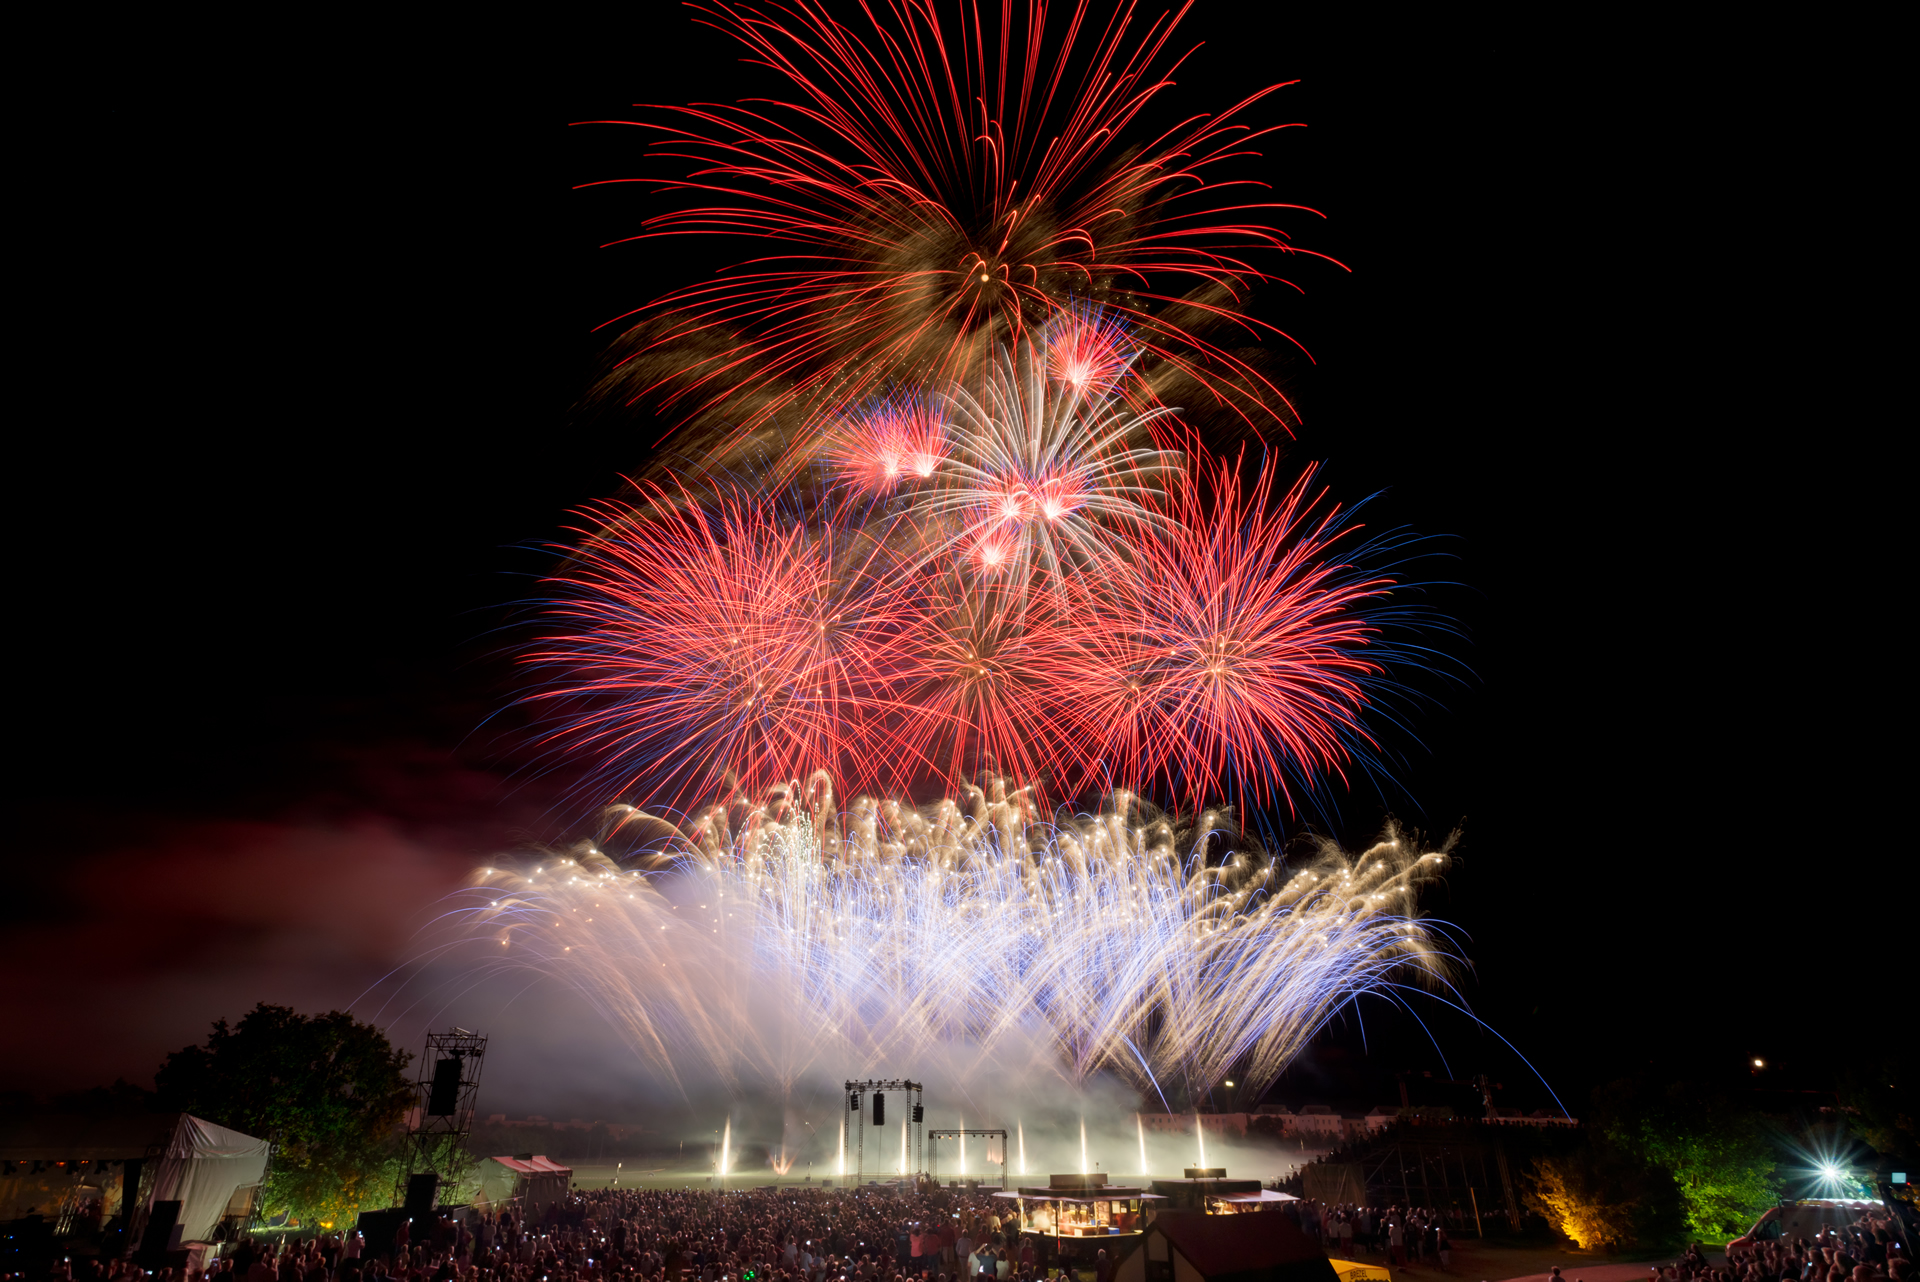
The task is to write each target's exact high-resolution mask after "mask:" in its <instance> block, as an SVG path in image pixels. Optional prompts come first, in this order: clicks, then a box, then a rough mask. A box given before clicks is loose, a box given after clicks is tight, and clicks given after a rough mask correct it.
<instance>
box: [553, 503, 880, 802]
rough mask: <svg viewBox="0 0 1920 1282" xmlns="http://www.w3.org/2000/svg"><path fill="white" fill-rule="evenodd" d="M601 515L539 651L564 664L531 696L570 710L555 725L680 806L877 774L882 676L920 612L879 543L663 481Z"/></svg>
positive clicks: (627, 784) (608, 766) (630, 783)
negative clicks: (821, 772)
mask: <svg viewBox="0 0 1920 1282" xmlns="http://www.w3.org/2000/svg"><path fill="white" fill-rule="evenodd" d="M592 515H595V516H597V517H599V518H601V520H602V523H601V524H600V525H599V527H598V528H596V529H593V530H590V531H584V532H583V533H584V534H585V538H584V540H583V542H582V544H581V546H580V547H579V548H578V549H577V550H575V551H574V552H573V554H572V560H571V564H570V566H569V568H568V569H567V570H566V572H564V573H562V574H561V575H559V576H557V578H556V583H557V585H558V586H559V588H560V590H561V591H560V597H561V599H560V602H559V603H558V604H557V605H556V607H555V609H554V611H553V614H554V617H555V618H556V619H558V620H561V621H562V623H563V627H564V630H563V631H561V632H559V633H557V634H555V635H552V636H549V637H548V638H547V639H546V641H545V643H544V644H543V645H542V646H541V647H539V648H538V649H537V650H536V651H535V652H534V653H533V654H531V655H530V656H529V658H530V661H532V662H535V663H539V664H542V665H546V666H550V667H555V668H558V669H560V670H561V671H562V673H563V674H564V675H563V676H562V677H561V679H560V680H559V681H557V682H556V683H555V684H554V685H553V686H551V687H550V688H548V689H546V690H544V691H542V692H541V693H540V694H539V695H537V696H536V697H537V698H540V699H543V700H548V701H553V702H557V703H559V704H560V705H562V707H563V708H564V711H563V713H562V717H563V719H564V720H565V722H566V728H565V729H564V730H563V731H560V732H557V733H556V736H555V737H556V738H565V739H566V740H568V741H570V742H571V743H572V744H573V745H575V746H577V747H583V748H587V749H590V750H592V751H594V752H595V753H597V754H598V755H599V756H600V757H601V759H602V761H603V763H604V766H603V768H604V770H605V771H606V772H608V773H611V774H615V775H617V776H618V783H619V786H620V789H621V790H623V791H624V790H626V789H629V788H632V787H635V786H644V787H645V788H646V789H647V792H646V795H647V796H648V797H649V798H650V799H651V800H653V801H655V802H657V803H659V804H677V805H681V806H683V807H685V806H690V805H693V804H697V803H700V802H703V801H707V800H712V799H714V798H716V797H720V796H723V795H724V794H727V793H729V792H732V791H736V790H744V791H745V792H747V793H751V794H757V793H758V792H759V791H760V790H762V789H763V788H765V787H766V786H768V785H770V784H773V783H777V782H779V781H781V780H785V779H788V778H791V777H793V776H794V775H795V773H796V772H798V773H800V774H803V775H804V774H806V773H808V772H810V771H812V770H813V769H815V768H820V767H824V768H826V769H829V770H832V771H834V772H836V773H837V774H838V775H839V776H840V777H842V778H845V779H848V780H852V781H865V780H868V779H871V778H873V777H874V776H875V765H876V762H877V761H878V760H880V759H881V758H880V757H879V756H878V755H877V754H876V752H875V750H874V747H875V746H874V744H873V743H872V742H870V741H869V740H868V739H867V738H866V737H865V736H866V735H867V734H869V733H870V731H871V729H872V727H873V725H874V714H875V712H876V710H877V707H878V705H879V703H880V702H881V701H882V699H883V695H884V689H883V687H882V686H881V685H879V684H878V683H877V682H876V676H875V674H876V673H882V672H884V671H885V670H886V669H887V667H888V662H887V660H886V657H885V654H886V651H887V650H888V648H889V646H890V645H891V644H893V643H894V639H895V638H896V637H897V635H898V633H899V632H900V630H901V628H902V626H903V622H904V619H905V617H906V616H907V615H908V614H909V613H910V612H911V607H910V604H909V603H908V602H907V601H905V600H904V598H902V597H901V596H900V595H899V594H898V593H897V592H894V591H891V590H890V585H891V584H892V582H893V580H892V579H891V578H890V577H889V576H888V575H886V574H885V573H883V572H880V571H879V568H878V567H877V566H876V564H875V562H876V560H877V559H879V558H881V557H882V556H883V551H882V548H883V542H884V541H883V540H882V539H880V538H878V537H876V536H875V535H874V534H872V533H870V532H865V531H860V530H847V529H844V528H841V527H839V526H838V525H836V524H835V523H833V522H832V521H830V520H829V521H822V522H815V523H811V524H810V523H806V522H802V521H798V520H792V519H784V518H783V514H781V513H780V512H778V511H777V510H776V505H775V504H774V503H773V502H771V501H770V500H768V499H766V498H764V497H760V496H752V495H742V494H739V493H728V494H723V495H721V496H719V497H718V498H710V497H709V498H703V499H701V500H699V501H696V500H695V499H694V498H693V497H692V496H691V495H689V494H688V493H687V492H685V491H684V490H668V489H666V488H663V487H659V486H652V485H644V486H642V487H641V502H640V503H639V504H637V505H635V506H632V507H624V508H608V509H605V510H603V511H600V512H597V513H593V514H592Z"/></svg>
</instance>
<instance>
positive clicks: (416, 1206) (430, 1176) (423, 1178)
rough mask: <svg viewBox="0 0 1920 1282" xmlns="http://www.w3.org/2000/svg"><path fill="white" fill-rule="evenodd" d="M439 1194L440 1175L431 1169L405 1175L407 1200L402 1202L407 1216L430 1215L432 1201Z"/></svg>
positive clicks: (431, 1212)
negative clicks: (417, 1173)
mask: <svg viewBox="0 0 1920 1282" xmlns="http://www.w3.org/2000/svg"><path fill="white" fill-rule="evenodd" d="M439 1195H440V1177H439V1176H438V1175H435V1174H434V1173H433V1172H432V1171H425V1172H422V1173H421V1174H419V1175H409V1176H408V1177H407V1200H406V1202H405V1203H404V1204H403V1205H405V1207H406V1209H407V1215H408V1216H409V1217H413V1218H418V1217H420V1216H423V1215H432V1214H433V1206H434V1201H435V1199H437V1198H438V1197H439Z"/></svg>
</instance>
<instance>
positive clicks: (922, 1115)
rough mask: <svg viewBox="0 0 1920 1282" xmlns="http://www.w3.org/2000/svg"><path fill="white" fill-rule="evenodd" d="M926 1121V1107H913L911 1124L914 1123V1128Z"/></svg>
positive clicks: (917, 1105) (922, 1105) (916, 1105)
mask: <svg viewBox="0 0 1920 1282" xmlns="http://www.w3.org/2000/svg"><path fill="white" fill-rule="evenodd" d="M926 1120H927V1108H926V1105H924V1104H915V1105H914V1106H913V1123H914V1125H915V1126H918V1125H919V1124H920V1123H922V1122H924V1121H926Z"/></svg>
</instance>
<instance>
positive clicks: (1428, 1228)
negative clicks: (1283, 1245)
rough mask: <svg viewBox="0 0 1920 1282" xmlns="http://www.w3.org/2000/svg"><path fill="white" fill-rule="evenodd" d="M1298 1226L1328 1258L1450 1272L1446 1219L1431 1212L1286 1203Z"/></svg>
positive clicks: (1427, 1209) (1418, 1208)
mask: <svg viewBox="0 0 1920 1282" xmlns="http://www.w3.org/2000/svg"><path fill="white" fill-rule="evenodd" d="M1287 1205H1288V1209H1290V1210H1291V1211H1292V1212H1293V1214H1294V1216H1295V1218H1296V1219H1298V1220H1299V1222H1300V1227H1301V1229H1302V1230H1304V1231H1305V1232H1306V1234H1307V1236H1308V1237H1310V1238H1315V1239H1317V1240H1318V1241H1319V1242H1320V1245H1321V1246H1322V1247H1324V1248H1325V1249H1326V1252H1327V1254H1328V1255H1331V1256H1335V1257H1337V1258H1339V1259H1343V1260H1352V1259H1357V1258H1359V1254H1360V1253H1368V1254H1373V1255H1379V1256H1382V1257H1383V1258H1385V1259H1386V1261H1387V1262H1388V1263H1389V1264H1391V1265H1397V1266H1399V1267H1400V1268H1437V1269H1439V1270H1441V1271H1442V1272H1451V1271H1452V1269H1453V1238H1452V1236H1451V1235H1450V1234H1449V1233H1448V1231H1447V1225H1446V1219H1445V1217H1444V1216H1443V1215H1442V1214H1441V1213H1440V1212H1439V1211H1437V1210H1434V1209H1433V1208H1432V1207H1422V1206H1411V1207H1410V1206H1388V1207H1376V1206H1355V1205H1353V1204H1351V1203H1335V1204H1332V1205H1327V1204H1323V1203H1320V1202H1313V1201H1306V1202H1291V1203H1288V1204H1287Z"/></svg>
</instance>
